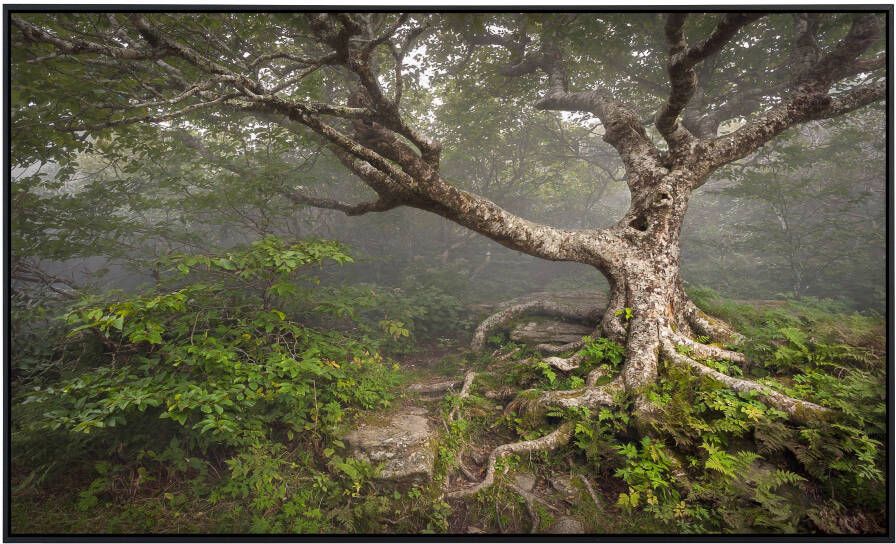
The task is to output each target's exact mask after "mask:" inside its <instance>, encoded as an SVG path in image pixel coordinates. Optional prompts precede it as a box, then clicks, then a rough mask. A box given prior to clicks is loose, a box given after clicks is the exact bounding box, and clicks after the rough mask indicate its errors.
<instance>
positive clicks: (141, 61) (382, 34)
mask: <svg viewBox="0 0 896 544" xmlns="http://www.w3.org/2000/svg"><path fill="white" fill-rule="evenodd" d="M11 23H12V28H13V30H12V40H13V45H14V49H13V72H12V77H13V80H14V82H15V81H16V80H17V78H19V79H21V80H28V81H30V82H32V84H31V85H30V87H27V91H22V93H23V94H21V95H19V96H17V97H15V102H14V108H13V112H12V113H13V138H14V140H15V138H18V137H21V138H22V139H25V140H27V138H25V134H26V131H33V130H35V128H36V127H41V128H51V129H53V130H56V131H62V132H64V133H67V134H69V135H70V136H69V138H70V141H69V142H68V147H69V148H70V149H76V148H78V146H82V145H87V144H89V142H90V138H89V136H91V135H97V134H101V133H107V132H109V131H115V130H118V129H126V128H128V127H134V126H138V127H146V126H154V127H156V128H158V129H160V130H163V131H164V130H171V131H174V130H175V129H177V130H181V131H183V130H186V129H191V128H192V129H194V130H193V132H194V133H195V134H203V135H205V136H206V137H208V138H214V137H215V133H214V131H215V130H222V131H223V130H228V127H232V126H233V125H234V124H236V125H239V124H240V123H242V124H252V123H259V122H263V123H273V124H276V125H279V126H281V127H284V128H285V129H287V130H289V131H293V132H294V133H295V134H296V135H301V136H303V137H304V136H307V135H308V134H309V132H310V133H313V134H314V135H315V137H316V138H317V139H318V140H319V141H320V142H323V143H324V144H325V145H326V146H327V147H328V148H329V150H330V151H331V152H332V153H333V154H334V155H335V156H336V157H337V158H338V159H339V161H340V162H341V163H342V164H343V165H344V166H345V168H346V169H347V170H348V171H350V172H351V173H353V174H354V175H355V176H356V177H357V178H358V179H359V180H361V181H362V182H363V183H364V184H366V185H367V187H369V188H370V189H371V190H372V191H373V193H374V194H375V196H374V198H373V199H371V200H370V201H367V202H360V203H349V202H342V201H338V200H334V199H330V198H326V197H322V196H317V195H312V194H309V193H307V192H305V191H303V190H300V189H295V190H289V191H286V192H285V193H284V196H285V197H287V198H289V199H291V200H292V201H293V202H295V203H296V204H297V205H302V206H314V207H320V208H329V209H333V210H338V211H340V212H343V213H345V214H347V215H360V214H367V213H372V212H385V211H388V210H391V209H394V208H396V207H399V206H410V207H414V208H419V209H421V210H425V211H429V212H432V213H435V214H438V215H440V216H442V217H445V218H446V219H448V220H450V221H453V222H455V223H458V224H460V225H462V226H464V227H466V228H468V229H471V230H473V231H475V232H478V233H480V234H482V235H483V236H487V237H489V238H491V239H492V240H494V241H496V242H498V243H500V244H503V245H504V246H507V247H509V248H512V249H514V250H518V251H521V252H524V253H527V254H529V255H533V256H536V257H540V258H543V259H549V260H554V261H573V262H579V263H585V264H588V265H591V266H593V267H595V268H596V269H597V270H599V271H600V272H601V273H602V274H603V275H605V276H606V278H607V279H608V280H609V283H610V286H611V291H610V294H609V305H608V307H607V308H605V309H604V310H603V313H602V318H601V319H600V323H601V328H602V331H603V333H604V334H606V335H607V336H609V337H611V338H613V339H614V340H617V341H619V342H620V343H624V344H625V346H626V360H625V365H624V368H623V370H622V372H621V375H620V377H619V378H618V379H617V380H615V381H613V382H611V383H610V384H608V385H604V386H597V385H595V383H596V379H589V380H588V384H587V386H586V387H585V388H583V389H581V390H577V391H569V392H552V393H550V394H548V395H546V396H544V398H543V399H542V402H543V403H544V404H551V405H561V406H566V405H600V404H606V403H610V402H613V398H614V395H613V393H614V392H617V391H625V392H627V393H628V394H630V395H631V396H632V398H633V399H634V400H635V407H636V411H637V412H638V413H640V414H642V415H644V414H646V413H649V411H650V406H649V403H648V402H647V401H646V400H644V399H643V398H642V395H641V392H642V391H643V390H644V389H645V388H646V387H648V386H649V385H650V384H652V383H654V382H655V380H657V379H658V362H659V360H660V358H661V357H665V358H666V359H668V360H669V361H670V362H671V363H673V364H681V365H686V366H689V367H691V368H693V369H694V370H695V371H696V372H698V373H702V374H705V375H709V376H711V377H713V378H715V379H717V380H719V381H721V382H723V383H725V384H727V385H729V386H730V387H732V388H734V389H736V390H739V391H745V390H750V391H755V392H757V393H758V394H759V396H760V397H761V398H763V399H764V400H765V401H766V402H768V403H769V404H771V405H773V406H775V407H777V408H779V409H781V410H784V411H785V412H787V413H788V414H790V415H791V416H792V417H793V418H794V419H797V420H799V419H802V418H807V417H810V416H812V414H815V413H817V412H818V411H821V410H822V409H821V408H820V407H818V406H816V405H814V404H811V403H808V402H805V401H801V400H797V399H793V398H789V397H787V396H784V395H782V394H780V393H777V392H774V391H772V390H771V389H769V388H767V387H765V386H762V385H760V384H757V383H755V382H752V381H749V380H743V379H736V378H732V377H729V376H726V375H724V374H721V373H719V372H717V371H715V370H713V369H711V368H709V367H708V366H705V365H704V364H702V363H701V362H700V359H702V358H709V357H711V358H727V359H730V360H733V361H742V360H743V355H741V354H740V353H738V352H736V351H729V350H726V349H723V348H721V347H717V346H715V345H707V344H703V343H700V342H697V341H696V340H694V338H695V337H696V336H697V335H702V336H709V337H710V338H712V339H713V340H716V341H720V342H725V341H728V342H733V340H735V335H734V333H733V331H731V330H730V329H729V327H727V326H726V325H725V324H724V323H722V322H720V321H718V320H716V319H713V318H711V317H709V316H707V315H705V314H704V313H702V312H701V311H700V310H699V309H698V308H697V307H696V306H695V305H694V304H693V303H692V302H691V301H690V300H689V298H688V296H687V294H686V293H685V292H684V290H683V287H682V278H681V276H680V274H679V255H680V251H679V239H680V233H681V228H682V221H683V219H684V217H685V214H686V213H687V209H688V202H689V200H690V198H691V195H692V193H693V192H694V190H695V189H697V188H699V187H701V186H702V185H703V184H704V183H706V182H707V180H708V179H710V177H711V176H712V175H713V173H714V172H716V171H717V170H718V169H719V168H721V167H723V166H724V165H726V164H729V163H731V162H733V161H737V160H739V159H741V158H744V157H747V156H748V155H750V154H752V153H753V152H754V151H756V150H757V149H758V148H760V147H761V146H762V145H763V144H765V143H766V142H768V141H770V140H771V139H773V138H775V137H776V136H777V135H779V134H781V133H782V132H784V131H786V130H787V129H788V128H790V127H793V126H795V125H798V124H800V123H805V122H808V121H812V120H818V119H824V118H830V117H834V116H839V115H843V114H846V113H849V112H851V111H854V110H857V109H859V108H862V107H863V106H866V105H869V104H871V103H874V102H876V101H880V100H882V99H883V98H884V93H885V84H884V81H883V78H882V76H881V73H882V70H883V69H884V68H885V66H886V60H887V59H886V56H885V53H884V51H883V42H882V38H881V27H882V18H881V16H880V15H879V14H874V13H853V14H798V13H794V14H790V13H788V14H781V13H778V14H771V15H768V14H763V13H758V12H751V13H726V14H714V15H707V14H688V13H684V12H675V13H671V14H668V15H661V14H628V15H624V16H620V15H615V16H611V15H606V14H584V13H580V14H556V15H548V14H526V15H502V14H498V15H485V16H476V17H472V16H465V15H450V16H447V15H446V16H443V15H438V14H364V13H344V12H343V13H306V14H161V13H154V14H140V13H127V14H120V13H118V14H115V13H109V14H96V13H94V14H58V15H34V14H19V15H13V16H12V18H11ZM424 46H425V49H424ZM427 51H429V52H432V54H435V53H436V52H439V54H441V55H442V58H443V60H442V62H441V65H440V66H439V67H437V68H439V69H441V70H443V72H444V71H450V73H451V74H452V75H453V77H457V78H464V77H471V74H472V77H478V76H477V75H476V72H475V71H474V70H473V69H472V68H470V67H471V66H474V65H475V66H482V65H484V64H485V65H489V66H491V69H492V71H493V73H496V74H498V75H499V77H501V78H506V80H507V81H508V82H519V81H524V82H527V83H528V84H529V85H536V84H537V85H538V86H541V88H540V90H538V91H537V94H538V97H537V98H536V99H535V101H534V102H533V103H532V104H531V105H530V106H531V107H534V108H536V109H539V110H550V111H555V112H569V113H566V114H564V115H568V116H583V117H585V118H588V119H593V120H595V121H596V122H597V123H599V125H600V130H601V131H602V133H603V139H604V140H605V141H606V142H607V143H608V144H610V145H611V146H612V147H613V148H614V149H615V151H616V153H617V154H618V156H619V158H620V159H621V162H622V164H623V165H624V170H625V182H626V183H627V185H628V189H629V191H630V193H631V205H630V208H629V210H628V211H627V213H625V215H624V216H623V217H622V218H621V219H619V221H618V222H616V223H615V224H614V225H612V226H610V227H608V228H603V229H566V228H557V227H553V226H550V225H545V224H538V223H535V222H532V221H529V220H527V219H525V218H523V217H519V216H517V215H515V214H513V213H511V212H509V211H507V210H505V209H503V208H502V207H500V206H499V205H497V204H496V203H495V202H493V201H491V200H489V199H487V198H485V197H483V196H480V195H477V194H474V193H472V192H469V191H466V190H463V189H461V188H460V187H459V186H458V185H457V184H455V183H452V182H451V181H450V180H448V179H446V178H445V177H443V175H442V173H441V169H440V157H441V153H442V147H441V145H440V143H439V142H438V141H435V140H434V139H433V138H432V137H430V136H428V135H427V133H426V129H425V128H423V127H424V126H425V125H426V124H427V123H428V122H429V120H428V119H427V117H426V116H424V115H420V114H419V111H418V114H417V115H414V113H413V110H414V108H418V110H419V105H412V106H408V105H406V104H405V103H403V101H402V98H403V94H405V93H404V89H405V87H406V86H408V85H409V84H410V83H412V82H413V79H414V78H413V77H412V73H411V72H412V71H414V70H419V69H420V68H421V66H422V67H424V68H427V67H428V68H432V66H428V65H427V63H428V61H427V59H426V55H427V53H426V52H427ZM474 59H475V62H474ZM490 63H491V64H490ZM497 63H500V65H499V64H497ZM446 66H447V68H446ZM467 71H469V72H470V73H469V74H466V75H465V73H466V72H467ZM662 72H664V73H665V75H664V76H663V77H662V78H658V77H657V75H658V74H661V73H662ZM72 81H75V82H77V83H79V84H76V85H72ZM35 82H36V83H35ZM530 88H531V87H530ZM405 102H407V100H405ZM200 129H201V130H200ZM188 142H189V147H190V148H192V149H195V150H196V153H197V157H198V158H202V159H204V160H207V161H209V162H211V163H213V164H216V165H217V166H218V167H223V168H227V169H229V170H231V171H232V172H234V173H236V174H238V175H247V176H249V175H251V173H249V172H244V171H243V169H244V168H245V166H244V165H237V164H228V163H227V162H226V161H224V160H218V158H216V157H214V156H213V153H211V152H210V150H209V149H208V148H207V147H205V146H204V145H203V142H202V141H201V139H200V138H196V137H195V136H191V137H190V138H188ZM37 147H39V146H37ZM295 185H296V187H298V186H299V185H300V183H298V182H297V183H296V184H295ZM527 308H536V309H538V308H540V309H543V310H544V309H547V310H549V311H552V310H551V308H550V304H549V303H538V302H534V303H530V304H529V305H528V306H527V307H526V308H521V309H520V310H525V309H527ZM625 308H628V309H630V312H620V310H623V309H625ZM554 310H557V309H556V308H554ZM557 311H561V310H557ZM626 313H629V314H630V319H626ZM505 314H506V315H515V311H514V310H513V309H511V310H509V311H507V312H505ZM496 321H500V316H498V317H496V318H495V319H494V320H492V324H494V323H495V322H496ZM679 346H686V347H687V348H688V349H687V350H681V349H677V348H679ZM568 347H569V348H575V346H568ZM682 351H684V352H687V353H688V354H689V355H684V354H683V353H681V352H682ZM549 360H550V362H551V363H552V364H554V365H555V366H557V367H558V368H561V369H569V368H571V367H573V366H575V365H576V363H577V360H578V359H577V357H576V356H575V355H574V356H573V357H571V358H568V359H563V358H559V357H554V358H550V359H549ZM593 378H596V377H593ZM561 431H563V432H560V431H558V432H557V433H554V434H552V435H550V436H549V437H546V438H545V439H543V440H540V441H533V442H531V443H525V444H523V443H520V444H522V445H520V446H519V447H517V446H514V445H510V446H508V447H506V448H505V450H506V451H512V450H513V451H515V449H521V450H525V449H526V448H530V449H532V448H543V447H552V446H553V445H555V443H556V442H558V441H562V440H565V439H568V434H569V433H568V432H566V429H565V428H564V429H561ZM502 451H504V450H502Z"/></svg>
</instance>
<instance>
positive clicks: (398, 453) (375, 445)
mask: <svg viewBox="0 0 896 544" xmlns="http://www.w3.org/2000/svg"><path fill="white" fill-rule="evenodd" d="M423 414H425V412H424V411H422V410H420V409H411V410H404V411H402V412H401V413H396V414H393V415H391V416H389V417H388V418H387V419H386V420H384V421H377V422H368V423H364V424H362V425H360V426H359V427H358V428H357V429H355V430H353V431H351V432H350V433H348V434H347V435H346V436H345V437H343V441H344V442H345V444H346V446H347V447H348V448H349V450H350V452H351V455H352V457H354V458H356V459H360V460H364V461H369V462H370V463H371V464H373V465H381V470H380V475H379V477H380V478H381V479H383V480H390V481H395V482H401V483H418V482H425V481H427V480H429V479H431V478H432V471H433V464H434V463H435V453H434V446H433V439H434V437H435V432H434V431H433V430H432V429H431V428H430V425H429V421H428V420H427V419H426V417H425V416H424V415H423Z"/></svg>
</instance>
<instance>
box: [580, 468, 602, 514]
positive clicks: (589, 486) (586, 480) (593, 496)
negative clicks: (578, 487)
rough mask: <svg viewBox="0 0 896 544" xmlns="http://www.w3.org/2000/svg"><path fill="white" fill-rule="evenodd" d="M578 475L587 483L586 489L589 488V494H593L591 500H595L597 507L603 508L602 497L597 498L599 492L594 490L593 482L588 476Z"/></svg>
mask: <svg viewBox="0 0 896 544" xmlns="http://www.w3.org/2000/svg"><path fill="white" fill-rule="evenodd" d="M578 477H579V480H581V481H582V483H583V484H585V489H587V490H588V494H589V495H591V500H592V501H594V506H595V508H597V509H598V510H602V508H601V505H600V499H598V498H597V493H595V492H594V487H593V486H592V485H591V482H589V481H588V478H586V477H584V476H582V475H581V474H578Z"/></svg>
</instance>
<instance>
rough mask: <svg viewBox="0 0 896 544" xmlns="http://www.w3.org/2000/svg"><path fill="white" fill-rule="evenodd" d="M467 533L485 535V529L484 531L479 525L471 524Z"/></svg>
mask: <svg viewBox="0 0 896 544" xmlns="http://www.w3.org/2000/svg"><path fill="white" fill-rule="evenodd" d="M467 534H470V535H484V534H485V531H483V530H482V529H480V528H479V527H476V526H475V525H470V526H468V527H467Z"/></svg>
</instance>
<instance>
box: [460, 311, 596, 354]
mask: <svg viewBox="0 0 896 544" xmlns="http://www.w3.org/2000/svg"><path fill="white" fill-rule="evenodd" d="M599 311H600V310H599V308H597V307H579V306H573V305H570V304H562V303H559V302H557V301H554V300H546V299H536V300H530V301H527V302H520V303H517V304H512V305H510V306H508V307H506V308H504V309H502V310H501V311H499V312H496V313H494V314H492V315H491V316H489V317H487V318H486V319H485V320H483V321H482V323H480V324H479V326H478V327H477V328H476V331H475V332H474V333H473V341H472V342H471V343H470V347H471V348H472V349H473V351H481V350H482V348H483V347H484V346H485V340H486V338H487V337H488V335H489V333H490V332H491V331H493V330H495V329H497V328H498V327H501V326H502V325H505V324H506V323H508V322H509V321H512V320H514V319H516V318H517V317H519V316H521V315H524V314H540V315H550V316H556V317H561V318H565V319H572V320H576V321H591V322H594V321H596V320H597V319H598V318H599V315H600V314H599Z"/></svg>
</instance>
